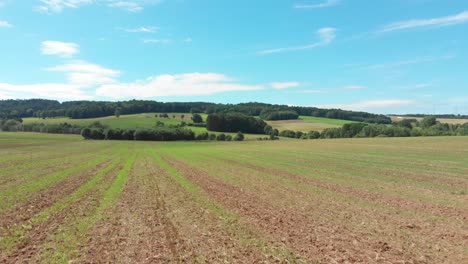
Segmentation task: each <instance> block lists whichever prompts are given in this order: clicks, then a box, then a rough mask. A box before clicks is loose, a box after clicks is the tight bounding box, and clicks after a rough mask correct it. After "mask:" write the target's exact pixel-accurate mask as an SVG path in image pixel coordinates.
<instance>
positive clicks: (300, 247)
mask: <svg viewBox="0 0 468 264" xmlns="http://www.w3.org/2000/svg"><path fill="white" fill-rule="evenodd" d="M166 160H167V161H168V162H169V163H170V164H171V165H172V166H174V167H175V168H177V169H178V170H179V171H180V172H181V173H183V174H184V175H185V176H186V177H187V178H188V179H190V180H191V181H192V182H194V183H196V184H197V185H199V186H201V187H202V188H203V190H205V191H206V192H207V193H208V194H209V195H210V196H212V197H213V199H215V200H218V201H221V202H222V204H223V205H224V206H226V207H227V208H229V209H231V210H235V211H237V212H239V213H240V214H241V215H242V216H244V217H246V218H247V219H248V221H249V223H250V224H251V225H253V226H254V227H255V228H258V229H259V230H261V231H262V232H265V233H267V234H269V235H270V236H272V237H274V238H275V239H276V240H279V241H281V242H283V243H284V244H285V245H286V246H288V247H290V248H291V249H293V250H294V251H295V252H298V253H300V254H301V255H305V256H307V257H308V258H309V259H310V260H312V261H314V260H317V259H318V260H320V261H321V262H324V263H460V261H462V263H463V260H464V259H466V258H464V257H463V250H462V251H459V252H461V253H460V254H461V255H460V254H458V255H447V253H448V252H437V253H434V254H426V253H428V252H418V250H416V249H417V248H420V249H421V248H424V247H430V246H431V245H414V244H413V245H409V246H408V249H406V250H402V249H401V248H400V247H394V246H392V237H391V235H392V234H385V236H384V237H381V238H380V239H379V238H378V237H376V236H375V235H374V236H371V235H366V234H365V233H361V232H359V230H358V229H356V230H355V229H350V228H348V227H347V225H346V224H344V223H343V224H335V223H333V222H330V223H329V222H323V221H321V220H320V219H323V218H321V217H318V218H317V219H315V218H314V217H311V216H310V214H309V215H308V214H307V213H306V212H302V211H300V210H294V209H293V208H294V207H291V206H284V207H282V208H278V205H276V206H275V205H274V204H275V201H274V200H270V201H269V202H266V201H265V200H264V199H262V197H261V196H258V195H262V194H263V191H264V190H258V192H256V193H252V192H248V191H246V190H244V189H241V188H238V187H235V186H231V185H229V184H226V183H225V182H223V181H221V180H219V179H217V178H216V177H213V176H211V175H209V174H207V173H205V172H203V171H201V170H199V169H196V168H193V167H190V166H187V165H186V164H184V163H183V162H180V161H177V160H174V159H170V158H167V159H166ZM230 162H231V161H230ZM256 169H258V168H256ZM286 176H287V175H286ZM325 187H326V186H325ZM269 191H270V192H271V190H269ZM359 195H360V194H359ZM273 199H274V198H273ZM279 204H281V202H279ZM335 209H336V208H330V211H334V210H335ZM317 213H320V212H314V214H317ZM323 213H326V214H328V213H329V212H327V211H324V212H323ZM337 214H341V212H340V213H337ZM377 217H379V215H378V214H377ZM378 221H379V222H380V221H382V222H384V219H378ZM395 224H396V223H392V222H391V221H390V222H389V223H388V225H390V226H391V225H395ZM418 224H419V223H416V224H413V225H411V224H410V225H407V226H406V227H404V228H406V229H408V230H410V231H411V230H414V229H420V228H421V226H419V225H418ZM393 227H394V228H397V229H398V225H396V226H393ZM431 231H434V230H429V232H424V231H421V232H422V233H426V235H431V236H432V237H431V238H428V239H426V240H427V241H431V239H432V238H433V239H436V240H437V239H442V240H445V241H443V242H444V243H443V244H444V245H447V244H448V245H450V244H452V245H455V244H457V243H458V248H462V247H461V246H462V245H463V244H464V242H462V241H463V237H465V238H466V237H468V236H467V235H466V234H461V237H460V235H458V236H456V237H453V235H454V234H453V233H452V232H449V234H450V235H448V236H447V235H446V236H445V237H440V236H437V235H434V234H432V233H431ZM439 231H442V230H439ZM439 234H440V233H439ZM447 240H451V241H447ZM460 242H462V244H461V245H460V244H459V243H460ZM465 244H466V243H465ZM436 245H437V244H436ZM411 248H414V249H413V250H411ZM436 250H437V249H436ZM440 250H441V249H439V251H440Z"/></svg>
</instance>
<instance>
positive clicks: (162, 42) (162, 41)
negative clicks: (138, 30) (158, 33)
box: [143, 39, 172, 44]
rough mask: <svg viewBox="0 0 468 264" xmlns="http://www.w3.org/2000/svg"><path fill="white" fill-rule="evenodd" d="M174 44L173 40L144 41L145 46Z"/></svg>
mask: <svg viewBox="0 0 468 264" xmlns="http://www.w3.org/2000/svg"><path fill="white" fill-rule="evenodd" d="M171 42H172V39H144V40H143V43H145V44H151V43H152V44H169V43H171Z"/></svg>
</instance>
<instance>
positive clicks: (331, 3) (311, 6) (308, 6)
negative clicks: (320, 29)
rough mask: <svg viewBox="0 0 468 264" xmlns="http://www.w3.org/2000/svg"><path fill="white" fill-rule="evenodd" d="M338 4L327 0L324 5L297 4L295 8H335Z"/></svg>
mask: <svg viewBox="0 0 468 264" xmlns="http://www.w3.org/2000/svg"><path fill="white" fill-rule="evenodd" d="M337 4H338V0H326V1H325V2H322V3H315V4H295V5H294V8H299V9H306V8H308V9H315V8H325V7H331V6H335V5H337Z"/></svg>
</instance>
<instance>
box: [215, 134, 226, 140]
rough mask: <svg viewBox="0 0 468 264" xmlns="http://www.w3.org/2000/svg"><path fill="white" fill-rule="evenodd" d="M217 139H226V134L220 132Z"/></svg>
mask: <svg viewBox="0 0 468 264" xmlns="http://www.w3.org/2000/svg"><path fill="white" fill-rule="evenodd" d="M216 140H217V141H226V135H225V134H219V135H218V136H217V137H216Z"/></svg>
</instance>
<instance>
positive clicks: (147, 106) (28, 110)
mask: <svg viewBox="0 0 468 264" xmlns="http://www.w3.org/2000/svg"><path fill="white" fill-rule="evenodd" d="M149 112H156V113H207V114H217V113H229V112H238V113H243V114H246V115H250V116H260V115H261V114H262V112H263V113H267V112H280V113H281V112H288V113H289V114H288V115H283V114H284V113H282V114H275V115H276V117H275V118H280V117H281V116H284V117H285V118H288V119H289V118H291V114H292V113H294V112H295V113H297V114H298V115H305V116H314V117H326V118H333V119H344V120H351V121H358V122H367V123H378V124H390V123H391V120H390V118H388V117H387V116H384V115H379V114H371V113H366V112H356V111H346V110H341V109H321V108H316V107H300V106H288V105H273V104H264V103H242V104H215V103H207V102H157V101H150V100H130V101H121V102H106V101H70V102H62V103H60V102H58V101H54V100H44V99H29V100H0V119H14V118H24V117H38V118H50V117H69V118H73V119H80V118H95V117H104V116H112V115H119V116H120V115H127V114H139V113H149ZM267 118H268V117H267Z"/></svg>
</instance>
